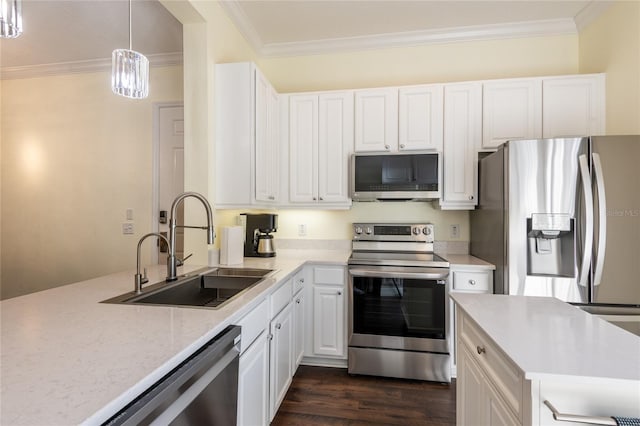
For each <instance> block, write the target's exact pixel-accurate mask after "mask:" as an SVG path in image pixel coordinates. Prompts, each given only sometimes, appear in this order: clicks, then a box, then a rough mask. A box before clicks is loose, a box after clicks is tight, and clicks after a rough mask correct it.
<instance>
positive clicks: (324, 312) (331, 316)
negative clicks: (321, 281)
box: [313, 285, 345, 357]
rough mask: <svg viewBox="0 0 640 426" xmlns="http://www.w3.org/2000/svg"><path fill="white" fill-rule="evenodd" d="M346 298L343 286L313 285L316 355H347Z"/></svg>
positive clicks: (314, 350) (314, 347)
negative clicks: (345, 343) (345, 342)
mask: <svg viewBox="0 0 640 426" xmlns="http://www.w3.org/2000/svg"><path fill="white" fill-rule="evenodd" d="M344 300H345V299H344V290H343V288H342V287H332V286H319V285H317V286H314V287H313V353H314V355H320V356H334V357H343V356H344V355H345V345H344V338H345V329H344V328H345V323H344Z"/></svg>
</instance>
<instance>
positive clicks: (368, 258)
mask: <svg viewBox="0 0 640 426" xmlns="http://www.w3.org/2000/svg"><path fill="white" fill-rule="evenodd" d="M348 263H349V265H382V266H421V267H428V268H448V267H449V261H447V260H446V259H444V258H442V257H441V256H438V255H437V254H434V253H414V252H388V251H353V252H351V257H350V258H349V262H348Z"/></svg>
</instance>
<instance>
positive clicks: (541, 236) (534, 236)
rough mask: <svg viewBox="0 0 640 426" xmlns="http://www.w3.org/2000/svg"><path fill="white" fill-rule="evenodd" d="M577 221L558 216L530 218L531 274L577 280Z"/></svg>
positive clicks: (528, 237) (529, 272) (528, 238)
mask: <svg viewBox="0 0 640 426" xmlns="http://www.w3.org/2000/svg"><path fill="white" fill-rule="evenodd" d="M574 222H575V220H574V219H573V218H572V217H571V216H569V215H568V214H557V213H534V214H532V215H531V217H530V218H528V219H527V275H533V276H547V277H566V278H573V277H575V265H576V238H575V223H574Z"/></svg>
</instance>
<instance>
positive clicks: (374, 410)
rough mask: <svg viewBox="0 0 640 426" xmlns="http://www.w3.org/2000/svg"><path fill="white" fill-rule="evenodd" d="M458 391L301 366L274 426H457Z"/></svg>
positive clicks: (443, 386) (407, 381) (330, 369)
mask: <svg viewBox="0 0 640 426" xmlns="http://www.w3.org/2000/svg"><path fill="white" fill-rule="evenodd" d="M455 422H456V388H455V381H453V382H452V383H451V384H450V385H446V384H440V383H433V382H423V381H418V380H400V379H389V378H382V377H371V376H349V374H348V373H347V370H346V369H340V368H323V367H309V366H302V365H301V366H300V367H299V368H298V371H297V373H296V375H295V377H294V378H293V383H292V384H291V387H290V388H289V391H288V392H287V395H286V397H285V399H284V401H283V402H282V404H281V405H280V409H279V410H278V414H277V415H276V417H275V418H274V420H273V422H272V423H271V424H272V425H273V426H285V425H305V426H307V425H310V426H313V425H358V426H364V425H403V426H408V425H434V426H441V425H442V426H444V425H447V426H448V425H455Z"/></svg>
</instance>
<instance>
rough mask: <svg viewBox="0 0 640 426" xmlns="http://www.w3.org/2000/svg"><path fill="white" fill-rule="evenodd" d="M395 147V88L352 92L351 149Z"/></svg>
mask: <svg viewBox="0 0 640 426" xmlns="http://www.w3.org/2000/svg"><path fill="white" fill-rule="evenodd" d="M397 147H398V89H396V88H383V89H369V90H358V91H356V92H355V150H356V152H359V151H391V150H396V149H397Z"/></svg>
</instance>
